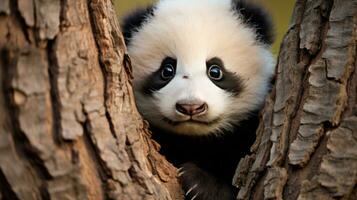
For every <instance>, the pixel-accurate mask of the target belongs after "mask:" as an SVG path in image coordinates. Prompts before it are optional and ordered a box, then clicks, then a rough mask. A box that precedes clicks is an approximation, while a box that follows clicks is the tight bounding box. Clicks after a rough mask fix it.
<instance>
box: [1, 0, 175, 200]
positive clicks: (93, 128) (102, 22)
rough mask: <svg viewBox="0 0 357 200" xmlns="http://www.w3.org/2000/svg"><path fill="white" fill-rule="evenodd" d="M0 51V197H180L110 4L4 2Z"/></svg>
mask: <svg viewBox="0 0 357 200" xmlns="http://www.w3.org/2000/svg"><path fill="white" fill-rule="evenodd" d="M0 52H1V55H0V56H1V57H0V88H1V90H0V199H4V200H5V199H6V200H16V199H26V200H27V199H29V200H31V199H59V200H65V199H80V200H83V199H93V200H100V199H171V198H172V199H177V198H179V197H180V196H181V193H180V189H179V186H178V183H177V180H176V169H175V168H174V167H173V166H172V165H171V164H169V163H168V162H166V161H165V159H164V158H163V157H162V156H160V155H159V154H158V153H157V150H158V145H157V144H155V143H154V142H153V141H151V139H150V134H149V132H148V130H147V124H146V123H145V122H143V120H142V119H141V117H140V115H139V114H138V112H137V110H136V107H135V103H134V99H133V94H132V88H131V83H130V79H131V76H130V71H131V70H130V67H131V66H130V62H129V59H128V57H127V56H126V55H125V52H126V49H125V45H124V42H123V37H122V35H121V32H120V28H119V25H118V21H117V18H116V15H115V13H114V10H113V5H112V2H111V1H110V0H17V1H15V0H12V1H11V0H1V1H0ZM170 194H171V196H170Z"/></svg>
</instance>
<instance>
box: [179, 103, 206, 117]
mask: <svg viewBox="0 0 357 200" xmlns="http://www.w3.org/2000/svg"><path fill="white" fill-rule="evenodd" d="M207 109H208V106H207V104H206V103H202V102H200V103H180V102H177V103H176V110H177V111H178V112H180V113H182V114H184V115H190V116H194V115H199V114H203V113H205V112H206V111H207Z"/></svg>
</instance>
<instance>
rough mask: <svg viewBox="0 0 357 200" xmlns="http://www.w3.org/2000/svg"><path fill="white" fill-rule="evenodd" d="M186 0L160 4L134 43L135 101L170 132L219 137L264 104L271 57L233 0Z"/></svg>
mask: <svg viewBox="0 0 357 200" xmlns="http://www.w3.org/2000/svg"><path fill="white" fill-rule="evenodd" d="M185 2H186V1H185V0H181V1H167V0H166V1H161V2H160V3H159V4H158V5H157V6H156V8H155V11H154V15H153V16H151V17H150V18H149V19H148V20H147V21H146V22H145V23H144V24H143V25H142V26H141V27H140V29H138V30H137V32H135V33H134V34H133V36H132V38H131V40H130V45H128V53H129V55H130V56H131V59H132V65H133V75H134V81H133V83H134V92H135V96H136V101H137V106H138V108H139V111H140V112H141V114H142V115H143V116H144V118H145V119H146V120H148V121H149V122H150V123H151V124H152V125H154V126H156V127H159V128H162V129H165V130H167V131H169V132H173V133H177V134H185V135H209V134H219V133H221V132H223V131H224V130H229V129H231V128H232V125H235V124H239V122H240V121H241V120H242V119H245V118H247V116H249V112H251V111H253V110H255V109H257V108H258V107H259V106H260V105H261V104H262V102H263V101H264V99H265V96H266V93H267V91H268V85H269V84H268V83H269V80H270V77H271V76H272V74H273V71H274V67H273V66H274V61H273V57H272V55H271V53H270V52H269V50H268V45H266V44H264V43H262V42H259V41H257V39H256V38H257V37H256V32H255V31H254V30H253V29H252V28H250V27H248V26H247V25H246V24H244V23H243V20H241V19H240V17H239V16H238V15H237V14H236V13H235V12H233V11H232V9H231V2H230V1H228V0H210V1H205V3H202V2H200V1H194V2H192V1H190V3H188V5H189V6H188V5H187V2H188V1H187V2H186V4H185Z"/></svg>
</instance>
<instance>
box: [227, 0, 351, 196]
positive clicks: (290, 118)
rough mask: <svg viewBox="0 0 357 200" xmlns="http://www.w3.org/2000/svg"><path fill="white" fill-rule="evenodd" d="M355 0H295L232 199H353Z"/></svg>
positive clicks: (240, 166) (235, 181)
mask: <svg viewBox="0 0 357 200" xmlns="http://www.w3.org/2000/svg"><path fill="white" fill-rule="evenodd" d="M356 53H357V1H356V0H298V1H297V2H296V5H295V10H294V13H293V18H292V23H291V26H290V28H289V30H288V33H287V34H286V36H285V39H284V41H283V43H282V45H281V52H280V55H279V59H278V65H277V71H276V83H275V86H274V87H273V89H272V93H271V94H270V96H269V97H268V99H267V102H266V105H265V108H264V111H263V115H262V118H261V124H260V126H259V128H258V131H257V140H256V142H255V144H254V145H253V147H252V149H251V150H252V152H253V153H252V155H250V156H247V157H245V158H244V159H243V160H241V162H240V163H239V166H238V169H237V172H236V176H235V178H234V180H233V182H234V184H235V185H236V186H237V187H239V189H240V191H239V194H238V199H285V200H289V199H300V200H305V199H351V200H352V199H357V187H356V183H357V95H356V94H357V70H356V67H357V55H356Z"/></svg>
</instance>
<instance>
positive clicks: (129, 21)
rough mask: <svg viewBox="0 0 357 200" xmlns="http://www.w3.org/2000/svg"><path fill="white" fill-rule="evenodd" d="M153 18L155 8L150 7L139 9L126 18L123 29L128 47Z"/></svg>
mask: <svg viewBox="0 0 357 200" xmlns="http://www.w3.org/2000/svg"><path fill="white" fill-rule="evenodd" d="M152 16H154V6H153V5H150V6H148V7H146V8H141V9H137V10H135V11H134V12H132V13H130V14H129V15H127V16H125V17H124V20H123V21H122V25H121V28H122V32H123V35H124V39H125V43H126V45H129V43H130V39H131V38H132V37H133V34H134V33H135V32H137V31H138V30H139V29H140V27H141V26H142V25H143V23H144V22H146V21H147V19H148V18H150V17H152Z"/></svg>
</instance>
